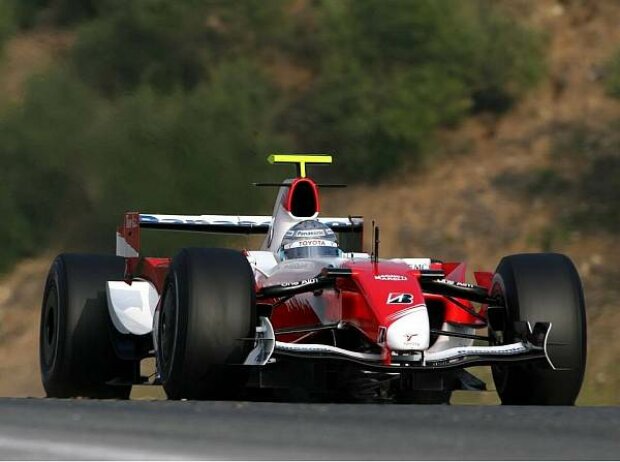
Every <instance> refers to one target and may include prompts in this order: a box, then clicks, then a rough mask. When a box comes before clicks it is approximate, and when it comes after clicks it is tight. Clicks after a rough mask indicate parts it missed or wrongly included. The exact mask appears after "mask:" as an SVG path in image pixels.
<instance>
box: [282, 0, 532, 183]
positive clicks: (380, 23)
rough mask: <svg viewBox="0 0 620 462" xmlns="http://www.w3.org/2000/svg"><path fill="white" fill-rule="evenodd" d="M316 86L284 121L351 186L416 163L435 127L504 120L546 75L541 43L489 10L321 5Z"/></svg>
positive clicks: (403, 2) (450, 4)
mask: <svg viewBox="0 0 620 462" xmlns="http://www.w3.org/2000/svg"><path fill="white" fill-rule="evenodd" d="M317 5H319V6H317V7H316V11H314V14H315V16H316V18H317V23H318V24H321V25H322V27H320V28H319V29H318V30H317V31H316V33H315V34H314V36H312V38H309V39H308V40H310V41H312V40H314V41H315V43H314V44H313V45H310V46H308V47H307V48H308V49H310V50H314V53H313V56H314V57H315V59H316V60H317V64H316V73H317V75H318V78H317V79H316V81H315V82H314V83H313V85H312V87H311V88H310V90H309V91H308V92H306V93H305V94H302V95H300V96H299V97H298V98H296V99H295V100H294V101H293V103H292V104H291V106H290V107H289V111H288V112H287V113H285V114H284V116H283V118H282V120H283V121H286V124H287V127H288V129H289V130H290V131H292V132H293V133H295V134H296V136H297V137H298V139H301V140H303V142H304V145H303V146H300V148H302V149H308V148H310V150H322V151H335V152H337V153H338V154H339V157H340V158H341V159H342V160H346V161H347V162H346V165H347V166H346V167H345V169H344V171H343V172H342V173H344V174H345V175H346V176H347V177H348V178H350V179H354V180H366V181H367V180H375V179H377V178H379V177H381V176H383V175H387V174H389V173H390V172H393V171H395V169H396V168H397V167H398V166H400V165H401V164H402V163H403V162H409V163H419V162H422V161H423V160H424V157H425V154H426V153H428V152H429V149H428V148H429V146H432V135H433V133H434V131H435V130H436V129H437V128H438V127H441V126H450V125H453V124H455V123H458V122H459V121H460V120H462V119H463V118H464V117H465V116H466V115H467V114H468V113H470V112H471V111H482V110H488V111H494V112H503V111H505V110H506V109H507V108H508V107H510V105H511V104H512V103H513V102H514V101H515V100H516V99H517V98H518V97H519V96H521V95H522V93H523V92H524V91H525V90H526V89H527V88H528V87H530V86H532V85H533V84H534V83H535V82H536V81H537V79H538V78H539V77H540V76H541V75H542V72H543V69H544V66H543V59H542V56H543V55H542V39H541V37H540V36H538V35H537V34H534V33H533V32H531V31H528V30H526V29H524V28H522V27H521V26H519V25H517V24H515V23H513V22H511V21H509V20H508V19H506V18H504V17H503V16H502V15H501V14H500V11H499V10H498V9H497V8H496V7H495V5H493V4H492V3H491V2H484V1H480V2H461V1H456V0H442V1H434V0H418V1H415V2H411V1H407V0H393V1H391V2H389V7H388V6H386V4H385V2H380V1H377V0H350V1H347V0H342V1H339V2H330V1H324V2H320V3H318V4H317Z"/></svg>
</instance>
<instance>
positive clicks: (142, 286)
mask: <svg viewBox="0 0 620 462" xmlns="http://www.w3.org/2000/svg"><path fill="white" fill-rule="evenodd" d="M106 293H107V297H108V310H109V311H110V317H111V318H112V323H113V324H114V327H115V328H116V330H118V331H119V332H120V333H121V334H134V335H145V334H148V333H150V332H152V330H153V315H154V314H155V307H156V306H157V303H158V302H159V294H158V293H157V290H156V289H155V286H154V285H153V284H151V283H150V282H148V281H140V280H136V281H132V283H131V285H130V284H127V283H126V282H125V281H108V283H107V286H106Z"/></svg>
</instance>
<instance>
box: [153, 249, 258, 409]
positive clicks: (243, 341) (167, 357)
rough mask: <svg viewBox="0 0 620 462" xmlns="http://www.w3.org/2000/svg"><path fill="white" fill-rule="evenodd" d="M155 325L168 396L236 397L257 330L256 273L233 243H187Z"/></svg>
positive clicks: (176, 261)
mask: <svg viewBox="0 0 620 462" xmlns="http://www.w3.org/2000/svg"><path fill="white" fill-rule="evenodd" d="M159 309H160V313H159V315H158V316H159V319H158V322H157V323H158V326H157V329H158V331H157V334H158V335H157V339H158V340H157V341H158V348H157V350H158V365H159V370H160V373H161V379H162V385H163V387H164V390H165V391H166V395H167V396H168V398H170V399H181V398H187V399H221V398H233V397H235V396H236V395H237V394H238V393H239V391H240V390H241V389H242V388H243V386H244V385H245V383H246V382H247V371H246V370H245V369H244V367H243V366H241V363H243V361H244V360H245V358H246V357H247V355H248V353H249V352H250V350H251V348H252V346H253V341H252V339H253V338H254V336H255V331H256V322H257V317H256V303H255V287H254V276H253V273H252V270H251V268H250V265H249V263H248V261H247V259H246V258H245V257H244V256H243V255H242V254H241V253H240V252H237V251H234V250H229V249H201V248H188V249H184V250H182V251H181V252H180V253H179V254H178V255H177V256H176V257H175V258H174V259H173V261H172V264H171V267H170V272H169V274H168V278H167V280H166V284H165V288H164V292H163V295H162V301H161V306H160V308H159Z"/></svg>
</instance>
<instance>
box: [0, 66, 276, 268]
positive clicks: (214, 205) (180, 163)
mask: <svg viewBox="0 0 620 462" xmlns="http://www.w3.org/2000/svg"><path fill="white" fill-rule="evenodd" d="M272 92H273V90H272V89H271V87H270V85H269V84H268V83H267V82H266V81H265V79H264V78H262V77H261V73H260V70H258V69H257V68H256V67H255V66H254V65H253V64H252V63H251V62H247V61H237V62H232V63H229V64H227V65H225V66H222V67H220V68H219V69H218V70H217V72H215V73H214V75H213V78H212V82H211V83H210V85H201V86H199V87H197V88H196V89H194V90H193V91H192V92H178V93H174V94H171V95H160V94H158V93H157V92H154V91H153V90H152V89H150V88H149V87H146V86H145V87H139V88H138V89H137V91H136V92H135V93H134V94H132V95H129V96H125V97H120V98H118V99H117V100H115V101H114V102H110V101H106V100H105V99H103V98H101V97H100V96H99V95H97V94H96V93H95V92H93V91H92V90H91V89H89V88H88V87H87V86H85V85H84V84H82V83H81V82H80V81H79V80H78V79H76V78H75V77H73V76H72V75H71V74H67V73H62V72H59V73H55V74H48V75H46V76H45V77H39V78H37V79H35V80H34V81H32V82H31V84H30V86H29V90H28V92H27V98H26V100H25V101H24V103H23V104H22V105H21V106H19V107H15V108H13V109H12V110H10V111H8V113H7V114H5V116H4V117H3V118H2V119H0V139H1V140H2V143H1V145H0V162H2V165H11V168H10V169H9V168H6V169H2V170H0V184H2V187H3V188H4V191H2V193H3V194H2V200H1V201H0V210H2V211H6V215H4V216H5V222H4V226H2V227H0V238H2V239H4V241H5V242H9V243H10V245H8V246H5V247H4V248H3V250H2V251H3V252H4V254H1V253H0V262H3V263H5V262H8V261H10V260H11V259H13V258H15V257H17V256H23V255H27V254H29V253H31V252H34V251H36V250H39V249H44V248H46V247H47V246H49V244H50V242H52V241H54V242H57V243H60V244H62V245H63V246H69V247H71V248H81V247H88V248H91V249H93V248H95V249H96V248H99V249H102V248H105V249H107V250H110V249H111V245H112V244H113V230H114V228H115V226H116V225H117V224H118V222H119V220H120V217H121V214H122V213H123V212H125V211H127V210H141V211H150V212H160V213H165V212H170V213H195V214H201V213H227V212H228V213H253V212H256V210H257V209H258V208H259V207H260V206H261V205H262V204H264V202H263V201H262V199H263V197H264V196H263V195H262V194H263V192H261V191H249V190H248V188H249V187H250V186H249V184H250V183H251V181H252V180H256V179H260V178H257V177H259V176H260V175H261V173H262V172H264V171H265V169H266V168H267V167H266V166H265V165H264V164H265V162H264V153H266V152H268V149H269V147H271V146H276V147H277V146H278V143H280V141H279V138H278V137H277V136H275V135H272V134H271V132H270V129H269V126H270V120H269V118H270V117H272V115H271V113H270V112H269V111H265V110H264V108H265V107H268V105H269V100H270V98H271V97H272ZM241 197H243V200H241V199H240V198H241ZM264 212H266V213H267V212H268V210H267V209H266V210H264Z"/></svg>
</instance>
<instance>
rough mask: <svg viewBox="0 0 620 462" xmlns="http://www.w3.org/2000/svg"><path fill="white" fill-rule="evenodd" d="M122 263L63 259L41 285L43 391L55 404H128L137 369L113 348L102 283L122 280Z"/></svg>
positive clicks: (70, 256) (72, 257) (97, 257)
mask: <svg viewBox="0 0 620 462" xmlns="http://www.w3.org/2000/svg"><path fill="white" fill-rule="evenodd" d="M124 268H125V261H124V259H123V258H120V257H115V256H104V255H101V256H100V255H79V254H62V255H59V256H58V257H56V259H55V260H54V262H53V264H52V266H51V268H50V271H49V274H48V277H47V281H46V283H45V291H44V295H43V306H42V310H41V324H40V335H39V359H40V367H41V378H42V382H43V388H44V389H45V392H46V394H47V396H48V397H53V398H70V397H76V396H81V397H86V398H115V399H127V398H129V393H130V392H131V385H109V384H108V382H110V381H112V380H114V379H119V378H121V379H123V381H125V382H127V381H129V380H131V379H132V378H133V373H134V368H135V364H134V363H133V362H132V361H124V360H121V359H119V358H118V357H117V356H116V354H115V352H114V348H113V345H112V339H111V335H110V334H111V329H113V326H112V325H111V320H110V316H109V313H108V304H107V297H106V281H109V280H119V279H122V278H123V273H124Z"/></svg>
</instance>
